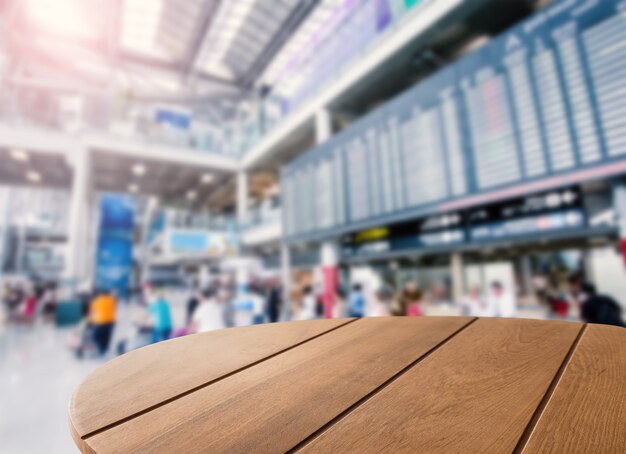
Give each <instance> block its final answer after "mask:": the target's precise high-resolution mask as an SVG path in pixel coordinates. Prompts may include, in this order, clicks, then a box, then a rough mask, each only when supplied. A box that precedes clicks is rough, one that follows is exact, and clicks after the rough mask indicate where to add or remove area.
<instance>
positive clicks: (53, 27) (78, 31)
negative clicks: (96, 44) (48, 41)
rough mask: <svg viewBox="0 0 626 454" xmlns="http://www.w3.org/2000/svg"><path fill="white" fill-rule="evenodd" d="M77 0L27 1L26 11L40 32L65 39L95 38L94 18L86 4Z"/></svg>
mask: <svg viewBox="0 0 626 454" xmlns="http://www.w3.org/2000/svg"><path fill="white" fill-rule="evenodd" d="M81 3H82V2H80V1H77V0H55V1H54V2H51V1H49V0H27V1H26V11H27V14H28V17H29V19H30V20H31V21H32V23H33V25H34V26H35V27H37V29H38V30H44V31H46V32H49V33H54V34H56V35H62V36H65V37H72V38H73V37H79V38H88V39H89V38H93V37H94V35H95V34H96V27H94V25H95V23H94V17H93V16H91V15H90V14H89V9H88V7H87V6H86V5H85V4H81Z"/></svg>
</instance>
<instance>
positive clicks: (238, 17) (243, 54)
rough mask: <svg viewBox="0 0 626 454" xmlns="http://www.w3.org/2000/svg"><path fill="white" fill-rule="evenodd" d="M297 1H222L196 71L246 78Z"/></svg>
mask: <svg viewBox="0 0 626 454" xmlns="http://www.w3.org/2000/svg"><path fill="white" fill-rule="evenodd" d="M296 6H297V1H291V0H290V1H288V2H284V1H272V2H264V1H259V0H230V1H227V2H222V4H221V5H220V8H219V11H218V13H217V16H216V18H215V21H214V22H213V25H212V27H211V30H210V32H209V34H208V35H207V37H205V41H204V43H203V46H202V49H201V51H200V53H199V55H198V58H197V59H196V68H198V69H199V70H202V71H204V72H207V73H210V74H215V75H221V76H222V77H227V78H229V79H231V80H232V79H235V78H237V77H241V76H243V75H244V74H245V73H246V71H247V70H249V68H250V66H251V65H252V64H254V62H255V61H256V60H257V58H258V57H259V56H260V55H261V53H262V52H263V51H264V50H265V48H266V46H267V45H268V44H269V43H270V41H271V40H272V38H273V37H274V36H275V35H276V33H278V32H279V28H280V25H281V24H282V23H283V22H284V20H285V18H286V17H287V16H288V15H289V14H290V12H291V11H292V10H293V8H295V7H296Z"/></svg>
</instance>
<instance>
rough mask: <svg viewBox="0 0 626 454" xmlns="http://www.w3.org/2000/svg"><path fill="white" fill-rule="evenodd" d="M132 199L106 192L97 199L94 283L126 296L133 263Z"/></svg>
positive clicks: (133, 211)
mask: <svg viewBox="0 0 626 454" xmlns="http://www.w3.org/2000/svg"><path fill="white" fill-rule="evenodd" d="M134 215H135V207H134V202H133V199H132V198H130V197H127V196H123V195H115V194H106V195H103V196H102V197H101V199H100V226H99V232H98V250H97V254H96V287H97V288H103V289H108V290H115V291H116V292H117V293H118V294H119V295H121V296H125V295H126V294H127V292H128V288H129V286H130V276H131V272H132V264H133V228H134Z"/></svg>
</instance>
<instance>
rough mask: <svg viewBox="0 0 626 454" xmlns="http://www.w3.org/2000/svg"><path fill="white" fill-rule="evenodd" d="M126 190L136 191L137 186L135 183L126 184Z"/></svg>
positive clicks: (137, 189)
mask: <svg viewBox="0 0 626 454" xmlns="http://www.w3.org/2000/svg"><path fill="white" fill-rule="evenodd" d="M128 190H129V191H130V192H137V191H139V186H137V185H136V184H129V185H128Z"/></svg>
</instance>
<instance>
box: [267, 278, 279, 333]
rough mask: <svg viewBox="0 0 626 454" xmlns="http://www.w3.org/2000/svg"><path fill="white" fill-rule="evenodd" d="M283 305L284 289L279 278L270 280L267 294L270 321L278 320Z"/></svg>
mask: <svg viewBox="0 0 626 454" xmlns="http://www.w3.org/2000/svg"><path fill="white" fill-rule="evenodd" d="M282 305H283V298H282V289H281V287H280V284H279V282H278V280H277V279H272V280H271V281H270V282H269V286H268V289H267V295H266V306H267V318H268V319H269V321H270V323H274V322H277V321H278V319H279V317H280V309H281V307H282Z"/></svg>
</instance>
